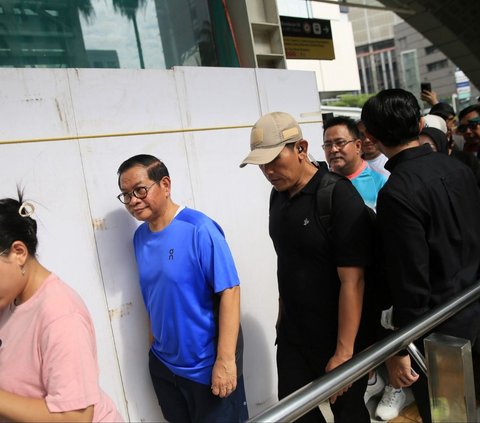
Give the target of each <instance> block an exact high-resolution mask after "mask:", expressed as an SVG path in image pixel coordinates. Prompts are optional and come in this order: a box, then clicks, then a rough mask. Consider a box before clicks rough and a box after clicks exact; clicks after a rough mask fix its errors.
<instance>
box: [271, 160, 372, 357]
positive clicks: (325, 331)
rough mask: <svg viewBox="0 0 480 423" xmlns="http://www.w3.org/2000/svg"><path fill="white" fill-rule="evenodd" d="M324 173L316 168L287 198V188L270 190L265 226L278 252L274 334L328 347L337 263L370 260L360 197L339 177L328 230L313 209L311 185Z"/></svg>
mask: <svg viewBox="0 0 480 423" xmlns="http://www.w3.org/2000/svg"><path fill="white" fill-rule="evenodd" d="M323 175H325V170H323V169H320V170H319V171H317V172H316V174H315V175H314V176H313V178H312V179H311V180H310V181H309V182H308V184H307V185H306V186H305V187H304V188H303V189H302V190H301V191H300V192H298V193H297V194H295V195H294V196H293V197H292V198H289V197H288V193H287V192H276V191H274V192H273V194H272V200H271V206H270V224H269V230H270V237H271V238H272V241H273V244H274V247H275V251H276V253H277V257H278V260H277V266H278V268H277V276H278V288H279V294H280V299H281V302H282V307H281V316H280V322H279V326H278V328H277V330H278V337H279V339H282V338H283V337H285V339H287V340H288V341H289V342H294V343H297V344H301V345H305V346H326V345H325V342H329V344H330V348H333V349H332V353H333V350H334V349H335V342H336V339H337V327H338V296H339V289H340V280H339V278H338V274H337V267H346V266H360V267H365V266H367V265H368V264H370V260H371V233H372V232H371V219H370V217H369V215H368V212H367V210H366V208H365V205H364V202H363V200H362V198H361V197H360V195H359V194H358V192H357V190H356V189H355V187H354V186H353V185H352V184H351V182H350V181H349V180H347V179H344V180H340V181H338V182H337V183H336V185H335V188H334V190H333V198H332V210H331V215H330V224H329V228H330V233H329V234H327V232H326V229H325V227H324V226H322V224H321V223H320V220H319V219H318V215H317V213H316V212H317V209H316V191H317V188H318V185H319V183H320V180H321V178H322V177H323ZM332 343H333V345H332Z"/></svg>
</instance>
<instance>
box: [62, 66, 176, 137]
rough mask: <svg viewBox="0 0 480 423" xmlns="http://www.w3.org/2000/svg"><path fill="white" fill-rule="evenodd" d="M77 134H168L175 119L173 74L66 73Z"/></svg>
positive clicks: (80, 70)
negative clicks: (155, 132)
mask: <svg viewBox="0 0 480 423" xmlns="http://www.w3.org/2000/svg"><path fill="white" fill-rule="evenodd" d="M68 78H69V81H70V90H71V93H72V103H73V107H74V109H75V120H76V124H77V129H78V134H79V135H80V136H82V135H83V136H85V135H94V134H95V135H101V134H131V133H137V132H148V131H158V130H161V129H163V130H167V129H170V128H172V126H175V123H176V122H175V121H173V122H172V121H170V120H169V117H170V116H172V115H178V107H179V106H178V102H177V96H176V92H175V84H174V83H173V72H172V71H168V70H163V71H159V70H155V69H152V70H141V71H140V70H136V69H116V70H115V71H112V70H111V69H109V70H105V69H69V70H68Z"/></svg>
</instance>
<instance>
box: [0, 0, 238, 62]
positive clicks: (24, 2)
mask: <svg viewBox="0 0 480 423" xmlns="http://www.w3.org/2000/svg"><path fill="white" fill-rule="evenodd" d="M0 28H1V29H2V30H1V32H0V46H1V48H0V67H69V68H91V67H100V68H105V67H114V68H142V69H143V68H171V67H173V66H179V65H190V66H192V65H193V66H195V65H198V66H238V58H237V57H236V54H235V48H234V43H233V36H232V34H231V32H230V30H229V26H228V21H227V17H226V16H225V11H224V8H223V4H222V0H102V1H97V0H59V1H52V0H15V1H12V0H0ZM32 34H33V36H32Z"/></svg>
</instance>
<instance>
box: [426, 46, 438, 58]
mask: <svg viewBox="0 0 480 423" xmlns="http://www.w3.org/2000/svg"><path fill="white" fill-rule="evenodd" d="M436 51H438V49H437V47H435V46H427V47H425V54H426V55H427V56H428V55H429V54H432V53H435V52H436Z"/></svg>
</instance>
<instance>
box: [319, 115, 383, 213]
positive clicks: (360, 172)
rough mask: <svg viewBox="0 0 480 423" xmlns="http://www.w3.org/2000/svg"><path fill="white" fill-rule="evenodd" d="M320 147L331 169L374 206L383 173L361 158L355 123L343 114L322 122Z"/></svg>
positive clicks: (373, 207)
mask: <svg viewBox="0 0 480 423" xmlns="http://www.w3.org/2000/svg"><path fill="white" fill-rule="evenodd" d="M323 130H324V133H323V145H322V147H323V149H324V150H325V158H326V159H327V162H328V165H329V166H330V168H331V169H332V171H334V172H335V173H339V174H340V175H343V176H345V177H347V178H348V179H350V181H352V184H353V186H354V187H355V188H356V189H357V191H358V192H359V194H360V195H361V197H362V198H363V201H364V202H365V204H366V205H367V206H368V207H370V208H372V209H373V210H375V207H376V205H377V196H378V192H379V191H380V189H381V188H382V187H383V185H385V182H387V177H386V176H385V175H382V174H381V173H378V172H376V171H374V170H373V169H371V168H370V167H369V166H368V164H367V162H366V161H365V160H363V159H362V140H361V135H360V132H359V130H358V127H357V124H356V123H355V121H354V120H353V119H352V118H349V117H347V116H336V117H334V118H332V119H329V120H328V121H327V122H325V123H324V125H323Z"/></svg>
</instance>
